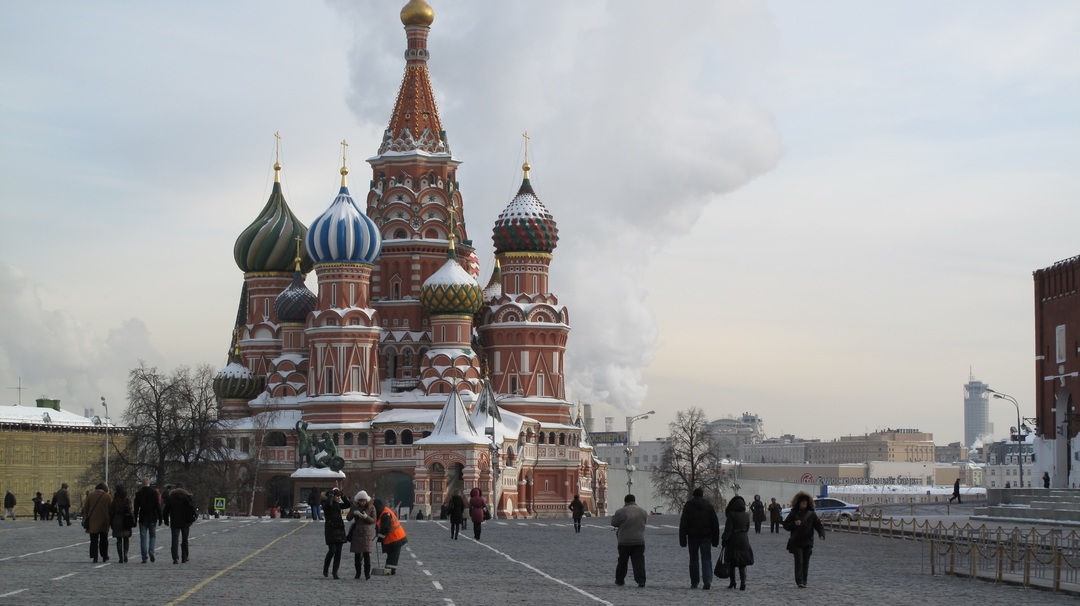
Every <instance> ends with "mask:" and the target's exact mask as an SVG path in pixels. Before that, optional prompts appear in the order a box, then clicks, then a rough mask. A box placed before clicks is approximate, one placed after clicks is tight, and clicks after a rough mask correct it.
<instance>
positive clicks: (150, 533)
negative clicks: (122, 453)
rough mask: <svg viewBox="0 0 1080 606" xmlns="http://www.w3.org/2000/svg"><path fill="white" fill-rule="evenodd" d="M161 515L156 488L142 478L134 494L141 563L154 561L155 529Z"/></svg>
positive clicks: (160, 520) (155, 546)
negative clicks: (140, 486) (140, 484)
mask: <svg viewBox="0 0 1080 606" xmlns="http://www.w3.org/2000/svg"><path fill="white" fill-rule="evenodd" d="M163 519H164V518H163V516H162V513H161V496H160V495H158V491H157V489H156V488H154V487H153V486H151V485H150V478H149V477H146V478H143V485H142V488H140V489H139V491H138V492H136V493H135V520H136V521H137V522H138V524H139V553H140V554H141V555H142V563H143V564H145V563H146V558H147V557H149V558H150V561H151V562H153V561H154V552H155V551H156V550H157V527H158V526H161V523H162V521H163Z"/></svg>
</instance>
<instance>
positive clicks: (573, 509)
mask: <svg viewBox="0 0 1080 606" xmlns="http://www.w3.org/2000/svg"><path fill="white" fill-rule="evenodd" d="M567 509H569V510H570V515H571V516H573V518H574V532H578V533H580V532H581V516H583V515H585V504H584V503H582V502H581V496H580V495H574V500H573V501H570V505H569V506H568V507H567Z"/></svg>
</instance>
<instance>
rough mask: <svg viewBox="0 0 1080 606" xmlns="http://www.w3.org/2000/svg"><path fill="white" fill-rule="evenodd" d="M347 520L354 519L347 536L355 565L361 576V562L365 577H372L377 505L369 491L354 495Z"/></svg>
mask: <svg viewBox="0 0 1080 606" xmlns="http://www.w3.org/2000/svg"><path fill="white" fill-rule="evenodd" d="M345 519H346V520H351V521H352V527H350V529H349V532H348V534H346V535H345V536H346V538H348V539H349V551H350V552H352V553H353V566H355V567H356V576H354V577H353V578H354V579H359V578H360V570H361V564H362V565H363V572H364V578H365V579H370V578H371V550H372V549H373V548H374V547H375V506H374V505H372V504H371V500H370V498H369V497H368V493H367V492H365V491H363V490H361V491H360V492H358V493H356V496H354V497H353V502H352V507H350V508H349V515H348V516H346V518H345Z"/></svg>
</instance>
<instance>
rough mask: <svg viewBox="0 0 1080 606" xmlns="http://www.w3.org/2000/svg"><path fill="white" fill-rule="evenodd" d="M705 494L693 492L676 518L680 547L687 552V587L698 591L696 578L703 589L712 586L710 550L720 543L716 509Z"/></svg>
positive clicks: (697, 491)
mask: <svg viewBox="0 0 1080 606" xmlns="http://www.w3.org/2000/svg"><path fill="white" fill-rule="evenodd" d="M704 494H705V493H704V491H703V490H702V489H701V488H700V487H698V488H695V489H694V496H693V498H692V499H690V500H689V501H687V502H686V505H684V506H683V510H682V516H681V517H680V518H679V547H688V548H689V549H690V588H691V589H697V586H698V578H699V573H700V579H701V580H702V581H703V584H702V586H701V587H702V589H708V588H709V587H711V586H712V577H713V565H712V548H713V547H716V546H717V545H719V544H720V521H719V520H718V519H717V517H716V508H714V507H713V506H712V504H711V503H709V502H708V501H706V500H705V497H704Z"/></svg>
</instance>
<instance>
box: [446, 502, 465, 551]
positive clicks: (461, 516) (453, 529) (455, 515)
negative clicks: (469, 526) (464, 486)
mask: <svg viewBox="0 0 1080 606" xmlns="http://www.w3.org/2000/svg"><path fill="white" fill-rule="evenodd" d="M446 513H448V514H449V515H450V538H451V539H454V540H455V541H456V540H457V538H458V534H459V533H460V532H461V524H462V523H463V522H464V521H465V497H463V496H461V493H460V492H454V494H453V495H451V497H450V503H449V504H448V505H447V507H446Z"/></svg>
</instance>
